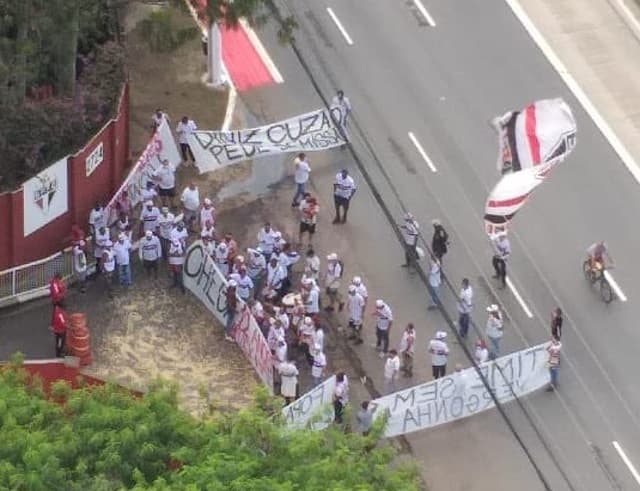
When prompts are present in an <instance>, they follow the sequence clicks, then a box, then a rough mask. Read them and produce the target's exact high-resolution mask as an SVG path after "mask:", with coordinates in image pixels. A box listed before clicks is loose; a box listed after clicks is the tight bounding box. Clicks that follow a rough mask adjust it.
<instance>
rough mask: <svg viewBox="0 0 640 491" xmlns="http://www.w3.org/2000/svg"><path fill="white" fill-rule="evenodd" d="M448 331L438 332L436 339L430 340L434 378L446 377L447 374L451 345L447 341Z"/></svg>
mask: <svg viewBox="0 0 640 491" xmlns="http://www.w3.org/2000/svg"><path fill="white" fill-rule="evenodd" d="M446 338H447V333H446V332H444V331H438V332H436V337H435V339H432V340H431V341H429V353H431V369H432V374H433V378H434V379H438V378H440V377H444V376H445V375H446V374H447V359H448V358H449V347H448V346H447V343H446V342H445V339H446Z"/></svg>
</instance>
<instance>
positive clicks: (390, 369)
mask: <svg viewBox="0 0 640 491" xmlns="http://www.w3.org/2000/svg"><path fill="white" fill-rule="evenodd" d="M399 371H400V357H399V356H398V352H397V351H396V350H394V349H392V350H391V351H389V355H388V356H387V361H386V362H385V363H384V387H383V391H384V395H387V394H391V393H392V392H395V391H396V380H397V379H398V372H399Z"/></svg>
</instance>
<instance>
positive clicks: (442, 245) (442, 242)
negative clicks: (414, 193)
mask: <svg viewBox="0 0 640 491" xmlns="http://www.w3.org/2000/svg"><path fill="white" fill-rule="evenodd" d="M431 224H432V225H433V237H432V239H431V250H432V251H433V255H434V256H435V257H436V259H437V260H438V262H439V263H440V264H442V258H443V257H444V255H445V254H446V253H447V248H448V246H449V234H448V233H447V231H446V230H445V229H444V227H443V226H442V224H441V223H440V220H438V219H437V218H434V219H433V220H431Z"/></svg>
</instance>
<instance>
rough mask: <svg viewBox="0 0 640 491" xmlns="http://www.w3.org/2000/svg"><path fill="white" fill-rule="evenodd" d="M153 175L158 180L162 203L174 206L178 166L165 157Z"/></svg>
mask: <svg viewBox="0 0 640 491" xmlns="http://www.w3.org/2000/svg"><path fill="white" fill-rule="evenodd" d="M153 176H154V178H155V179H156V181H157V182H158V194H159V195H160V199H161V200H162V205H163V206H170V207H173V198H174V197H175V195H176V167H175V166H174V165H173V164H172V163H171V162H169V160H168V159H164V160H163V161H162V165H160V167H159V168H158V169H157V170H156V171H155V172H154V173H153Z"/></svg>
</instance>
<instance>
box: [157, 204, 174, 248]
mask: <svg viewBox="0 0 640 491" xmlns="http://www.w3.org/2000/svg"><path fill="white" fill-rule="evenodd" d="M175 219H176V217H175V216H174V214H173V213H170V212H169V207H168V206H163V207H162V208H161V209H160V216H159V217H158V236H159V238H160V246H161V247H162V258H163V259H165V260H166V259H167V258H168V257H169V245H170V243H171V230H173V222H174V221H175Z"/></svg>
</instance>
